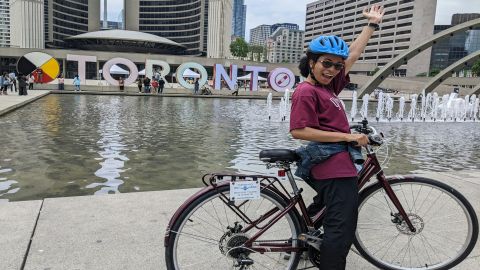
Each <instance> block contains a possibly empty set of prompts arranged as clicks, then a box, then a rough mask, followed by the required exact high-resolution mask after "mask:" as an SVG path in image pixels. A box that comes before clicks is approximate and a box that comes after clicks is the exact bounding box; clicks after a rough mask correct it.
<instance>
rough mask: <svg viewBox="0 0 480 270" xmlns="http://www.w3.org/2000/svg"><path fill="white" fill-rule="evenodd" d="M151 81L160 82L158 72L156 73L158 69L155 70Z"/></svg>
mask: <svg viewBox="0 0 480 270" xmlns="http://www.w3.org/2000/svg"><path fill="white" fill-rule="evenodd" d="M153 79H155V80H157V81H158V80H160V72H158V69H156V70H155V74H154V75H153Z"/></svg>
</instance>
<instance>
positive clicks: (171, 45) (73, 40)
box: [65, 30, 186, 54]
mask: <svg viewBox="0 0 480 270" xmlns="http://www.w3.org/2000/svg"><path fill="white" fill-rule="evenodd" d="M65 41H66V45H67V46H68V47H70V48H75V49H81V50H92V51H112V52H134V53H158V54H182V52H183V51H184V50H185V49H186V48H185V47H184V46H183V45H180V44H178V43H176V42H174V41H171V40H169V39H166V38H163V37H159V36H155V35H152V34H147V33H142V32H137V31H128V30H103V31H95V32H89V33H84V34H80V35H77V36H73V37H68V38H66V39H65Z"/></svg>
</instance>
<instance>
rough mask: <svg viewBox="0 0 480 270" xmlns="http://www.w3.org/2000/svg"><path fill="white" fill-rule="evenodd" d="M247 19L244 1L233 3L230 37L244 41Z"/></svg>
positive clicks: (236, 0) (238, 0)
mask: <svg viewBox="0 0 480 270" xmlns="http://www.w3.org/2000/svg"><path fill="white" fill-rule="evenodd" d="M246 19H247V6H246V5H245V0H234V1H233V21H232V35H233V36H234V37H241V38H243V39H245V24H246Z"/></svg>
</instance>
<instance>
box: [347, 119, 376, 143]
mask: <svg viewBox="0 0 480 270" xmlns="http://www.w3.org/2000/svg"><path fill="white" fill-rule="evenodd" d="M350 129H353V130H355V131H356V132H358V133H363V134H365V135H367V136H368V140H369V141H370V143H369V144H370V145H374V146H380V145H382V144H383V134H381V133H380V134H379V133H378V132H377V130H376V129H375V128H374V127H372V126H369V125H368V121H367V119H364V120H362V122H359V123H358V124H353V125H350Z"/></svg>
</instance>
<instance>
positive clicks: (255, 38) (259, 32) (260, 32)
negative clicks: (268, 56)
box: [250, 24, 272, 46]
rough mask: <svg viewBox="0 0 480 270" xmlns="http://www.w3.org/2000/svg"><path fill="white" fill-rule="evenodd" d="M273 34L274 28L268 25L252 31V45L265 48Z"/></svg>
mask: <svg viewBox="0 0 480 270" xmlns="http://www.w3.org/2000/svg"><path fill="white" fill-rule="evenodd" d="M271 34H272V26H271V25H267V24H262V25H259V26H257V27H255V28H253V29H250V45H259V46H265V45H266V44H267V39H268V37H269V36H270V35H271Z"/></svg>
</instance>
